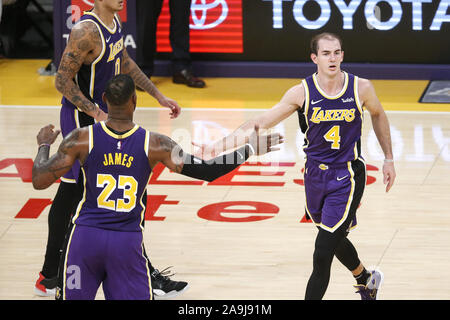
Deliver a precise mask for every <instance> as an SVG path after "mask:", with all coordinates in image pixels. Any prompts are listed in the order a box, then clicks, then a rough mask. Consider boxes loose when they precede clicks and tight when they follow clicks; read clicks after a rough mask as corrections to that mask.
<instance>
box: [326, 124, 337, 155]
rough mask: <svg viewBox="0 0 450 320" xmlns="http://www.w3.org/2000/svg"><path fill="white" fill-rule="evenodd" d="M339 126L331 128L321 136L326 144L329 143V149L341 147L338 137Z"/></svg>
mask: <svg viewBox="0 0 450 320" xmlns="http://www.w3.org/2000/svg"><path fill="white" fill-rule="evenodd" d="M339 129H340V127H339V126H333V127H332V128H331V129H330V130H328V132H327V133H325V135H324V136H323V137H324V139H325V140H326V141H328V142H331V149H339V148H340V147H341V145H340V143H339V142H341V136H340V135H339Z"/></svg>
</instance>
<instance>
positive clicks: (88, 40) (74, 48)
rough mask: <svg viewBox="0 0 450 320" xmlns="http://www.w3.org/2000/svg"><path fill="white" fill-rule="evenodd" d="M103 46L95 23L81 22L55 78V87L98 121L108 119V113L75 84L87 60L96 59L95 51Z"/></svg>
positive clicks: (64, 53) (71, 34)
mask: <svg viewBox="0 0 450 320" xmlns="http://www.w3.org/2000/svg"><path fill="white" fill-rule="evenodd" d="M101 48H102V40H101V38H100V33H99V31H98V29H97V27H96V26H95V25H94V24H93V23H80V24H77V25H75V26H74V27H73V29H72V31H71V33H70V37H69V42H68V43H67V47H66V49H65V50H64V52H63V55H62V57H61V62H60V64H59V68H58V72H57V73H56V78H55V87H56V89H57V90H58V91H59V92H61V93H62V95H63V96H65V97H66V98H67V99H69V101H70V102H72V103H73V104H74V105H75V106H76V107H77V108H78V109H79V110H81V111H83V112H84V113H87V114H88V115H89V116H91V117H93V118H94V119H96V120H97V121H102V120H106V119H107V115H106V113H105V112H103V111H102V110H101V109H100V108H99V107H98V106H96V105H95V104H94V103H93V102H91V101H90V100H89V99H88V98H86V97H85V96H84V94H83V93H82V92H81V90H80V88H79V87H78V86H77V85H76V84H75V82H74V80H73V79H74V78H75V75H76V74H77V73H78V71H79V70H80V68H81V66H82V65H83V63H86V61H87V60H89V59H91V60H94V59H95V58H94V57H93V54H94V52H95V51H98V50H100V51H101Z"/></svg>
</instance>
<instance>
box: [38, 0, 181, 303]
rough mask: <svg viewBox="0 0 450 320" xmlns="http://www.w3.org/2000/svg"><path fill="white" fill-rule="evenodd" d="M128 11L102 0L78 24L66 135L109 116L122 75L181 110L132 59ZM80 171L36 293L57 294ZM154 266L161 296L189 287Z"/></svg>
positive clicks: (54, 210) (52, 225)
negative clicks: (126, 34)
mask: <svg viewBox="0 0 450 320" xmlns="http://www.w3.org/2000/svg"><path fill="white" fill-rule="evenodd" d="M122 9H123V1H119V0H96V1H95V2H94V8H93V9H92V10H91V11H88V12H85V14H84V15H83V16H82V17H81V18H80V20H79V21H78V22H77V23H76V24H75V25H74V27H73V28H72V31H71V34H70V37H69V41H68V44H67V47H66V49H65V51H64V53H63V55H62V58H61V63H60V66H59V69H58V72H57V74H56V81H55V86H56V88H57V89H58V91H59V92H61V93H62V95H63V98H62V102H61V103H62V107H61V112H60V123H61V130H62V135H63V136H64V137H65V136H67V135H68V134H69V133H70V132H71V131H72V130H73V129H75V128H80V127H84V126H88V125H91V124H93V123H94V122H97V121H101V120H106V119H107V114H106V113H107V112H108V111H107V107H106V104H105V103H104V102H103V101H102V94H103V92H104V90H105V86H106V83H107V81H108V80H109V79H111V78H112V77H113V76H114V75H116V74H119V73H124V74H129V75H130V76H131V77H132V78H133V79H134V81H135V82H136V83H137V84H138V85H139V86H140V87H141V88H144V89H145V91H147V92H148V93H149V94H150V95H151V96H153V97H154V98H155V99H156V100H157V101H158V102H159V104H160V105H161V106H163V107H167V108H169V109H170V116H171V117H172V118H176V117H177V116H178V115H179V113H180V107H179V106H178V104H177V103H176V102H175V101H174V100H172V99H170V98H167V97H166V96H164V95H163V94H162V93H161V92H160V91H159V90H158V89H157V88H156V87H155V85H154V84H153V83H152V82H151V81H150V80H149V79H148V78H147V77H146V76H145V75H144V74H143V73H142V71H141V70H140V69H139V67H138V66H137V65H136V63H135V62H134V61H133V60H132V59H131V58H130V57H129V55H128V53H127V50H126V48H125V47H124V38H123V32H122V25H121V21H120V20H119V17H118V15H117V13H118V12H119V11H120V10H122ZM79 171H80V166H79V164H78V163H77V162H75V163H74V166H73V168H72V169H71V170H70V171H68V172H67V173H66V174H65V175H64V176H63V177H61V183H60V186H59V188H58V191H57V194H56V195H55V198H54V200H53V203H52V206H51V208H50V212H49V218H48V219H49V224H48V225H49V231H48V241H47V248H46V254H45V261H44V265H43V267H42V271H41V272H40V274H39V279H38V280H37V282H36V285H35V292H36V294H38V295H41V296H54V294H55V289H54V288H55V286H56V275H57V270H58V264H59V261H60V259H59V258H60V250H61V247H62V244H63V242H64V237H65V235H66V231H67V228H68V224H69V219H70V216H71V214H73V212H74V210H75V208H76V205H77V203H78V202H79V200H80V199H81V194H80V188H79V186H77V179H78V177H79ZM144 201H146V197H145V199H144ZM149 264H150V261H149ZM150 269H151V273H152V277H153V280H154V281H155V283H154V289H155V293H156V295H157V296H158V297H162V296H165V297H166V298H167V297H170V295H175V294H177V293H180V292H182V291H183V290H185V289H187V283H186V282H184V281H172V280H170V278H169V277H168V276H166V275H165V274H164V273H163V272H161V273H160V272H159V271H158V270H156V269H154V268H153V266H151V264H150ZM166 294H167V295H166Z"/></svg>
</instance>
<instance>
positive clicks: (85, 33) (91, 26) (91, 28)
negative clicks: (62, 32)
mask: <svg viewBox="0 0 450 320" xmlns="http://www.w3.org/2000/svg"><path fill="white" fill-rule="evenodd" d="M93 37H100V33H99V30H98V27H97V25H96V23H95V22H94V21H92V20H81V21H78V22H77V23H76V24H75V25H74V26H73V27H72V30H71V31H70V39H71V40H73V41H78V40H81V39H85V38H89V39H92V38H93Z"/></svg>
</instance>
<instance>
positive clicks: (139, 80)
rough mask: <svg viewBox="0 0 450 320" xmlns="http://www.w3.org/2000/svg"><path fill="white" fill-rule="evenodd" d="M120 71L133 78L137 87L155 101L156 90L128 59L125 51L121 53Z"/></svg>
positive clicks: (134, 63) (131, 60)
mask: <svg viewBox="0 0 450 320" xmlns="http://www.w3.org/2000/svg"><path fill="white" fill-rule="evenodd" d="M121 70H122V73H123V74H128V75H129V76H130V77H131V78H133V80H134V82H135V83H136V85H137V86H138V87H140V88H141V89H143V90H145V91H146V92H148V93H149V94H150V95H151V96H152V97H154V98H156V99H157V96H156V95H157V93H158V89H157V88H156V86H155V85H154V84H153V82H152V81H151V80H150V79H149V78H148V77H147V76H146V75H145V74H144V73H143V72H142V70H141V69H140V68H139V67H138V65H137V64H136V62H134V61H133V59H131V58H130V56H129V55H128V52H127V51H126V50H125V49H124V51H123V61H122V65H121Z"/></svg>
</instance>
